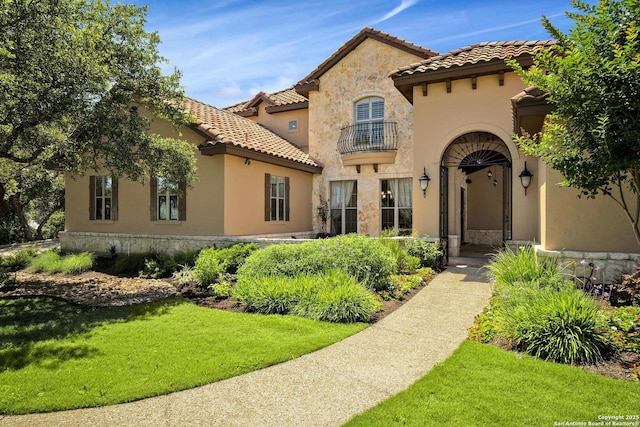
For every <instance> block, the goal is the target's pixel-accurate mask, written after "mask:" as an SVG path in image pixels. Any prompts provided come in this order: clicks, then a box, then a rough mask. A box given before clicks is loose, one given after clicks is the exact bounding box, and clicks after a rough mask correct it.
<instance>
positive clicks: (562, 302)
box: [497, 289, 607, 364]
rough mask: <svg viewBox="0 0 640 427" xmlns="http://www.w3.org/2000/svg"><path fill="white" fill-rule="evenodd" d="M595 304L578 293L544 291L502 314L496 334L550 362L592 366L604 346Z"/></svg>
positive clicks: (599, 356)
mask: <svg viewBox="0 0 640 427" xmlns="http://www.w3.org/2000/svg"><path fill="white" fill-rule="evenodd" d="M599 319H600V317H599V316H598V313H597V310H596V307H595V303H594V301H593V300H592V299H591V298H589V297H587V296H585V295H584V294H583V293H582V292H580V291H575V290H562V291H558V290H555V289H543V290H541V291H540V292H539V293H537V294H536V295H534V296H533V297H532V298H531V299H530V300H529V302H528V304H520V305H517V306H512V307H509V308H507V309H506V310H505V315H504V316H503V317H502V321H501V322H500V323H498V324H497V327H498V328H499V330H498V334H501V335H504V336H505V337H506V338H507V339H510V340H513V342H514V343H515V344H516V345H517V346H518V347H521V348H523V349H524V350H526V351H527V352H528V353H530V354H532V355H534V356H536V357H539V358H542V359H545V360H550V361H553V362H559V363H567V364H581V363H594V362H599V361H600V360H602V359H603V353H604V350H605V348H606V345H607V340H606V338H605V335H604V327H603V325H602V324H601V323H600V322H599Z"/></svg>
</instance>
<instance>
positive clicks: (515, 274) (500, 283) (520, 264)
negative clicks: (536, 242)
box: [486, 246, 562, 291]
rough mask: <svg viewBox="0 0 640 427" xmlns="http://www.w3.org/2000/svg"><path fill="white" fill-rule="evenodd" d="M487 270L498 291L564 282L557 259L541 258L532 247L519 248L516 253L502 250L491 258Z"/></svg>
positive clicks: (507, 248)
mask: <svg viewBox="0 0 640 427" xmlns="http://www.w3.org/2000/svg"><path fill="white" fill-rule="evenodd" d="M486 268H487V270H488V275H489V276H490V278H491V281H492V282H493V283H494V285H495V286H496V289H497V290H498V291H500V290H501V289H502V288H505V287H507V288H510V287H513V286H514V284H515V285H517V284H518V283H523V282H524V283H534V282H536V283H539V284H540V285H541V286H544V285H545V284H547V283H548V284H550V285H551V284H554V285H555V284H557V283H559V282H560V281H562V274H561V273H562V272H561V270H560V266H559V265H558V262H557V260H556V258H554V257H547V256H540V255H538V253H536V251H535V249H534V248H533V247H532V246H524V247H519V248H518V249H517V250H516V251H515V252H514V251H513V250H512V249H511V248H509V247H505V248H502V249H501V250H499V251H498V252H496V253H494V254H492V255H491V256H490V263H489V264H488V265H487V267H486Z"/></svg>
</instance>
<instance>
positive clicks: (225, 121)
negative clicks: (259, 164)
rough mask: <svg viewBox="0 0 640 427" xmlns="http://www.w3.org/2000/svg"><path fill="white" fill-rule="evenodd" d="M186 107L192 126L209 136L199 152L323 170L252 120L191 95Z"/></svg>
mask: <svg viewBox="0 0 640 427" xmlns="http://www.w3.org/2000/svg"><path fill="white" fill-rule="evenodd" d="M185 106H186V109H187V111H188V112H189V113H191V114H192V115H193V116H195V119H196V121H195V123H193V125H192V127H193V128H194V129H196V130H197V131H198V132H200V133H201V134H203V135H204V136H205V137H206V138H208V139H207V140H206V141H205V142H203V143H202V144H200V145H199V146H198V149H199V150H200V151H201V152H202V154H206V155H214V154H233V155H237V156H241V157H247V158H250V159H256V160H260V161H264V162H267V163H272V164H277V165H281V166H286V167H290V168H294V169H299V170H304V171H307V172H312V173H318V172H320V171H321V170H322V167H321V166H320V165H319V164H318V163H316V162H315V161H314V160H312V159H311V158H310V157H309V155H308V154H307V153H305V152H303V151H302V150H301V149H299V148H298V147H297V146H295V145H294V144H292V143H291V142H289V141H287V140H286V139H283V138H281V137H280V136H278V135H276V134H275V133H273V132H271V131H269V130H268V129H267V128H265V127H263V126H262V125H260V124H258V123H256V122H254V121H252V120H249V119H246V118H244V117H241V116H239V115H237V114H234V113H232V112H229V111H225V110H220V109H218V108H215V107H213V106H211V105H208V104H205V103H203V102H200V101H196V100H195V99H191V98H186V105H185Z"/></svg>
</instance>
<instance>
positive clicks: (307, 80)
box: [294, 27, 438, 95]
mask: <svg viewBox="0 0 640 427" xmlns="http://www.w3.org/2000/svg"><path fill="white" fill-rule="evenodd" d="M369 38H370V39H373V40H377V41H379V42H382V43H385V44H388V45H389V46H393V47H395V48H397V49H400V50H403V51H405V52H409V53H412V54H414V55H416V56H419V57H422V58H430V57H432V56H436V55H438V53H437V52H434V51H432V50H431V49H427V48H425V47H422V46H418V45H417V44H413V43H411V42H408V41H406V40H403V39H400V38H398V37H394V36H392V35H390V34H387V33H384V32H382V31H379V30H376V29H374V28H371V27H364V28H363V29H362V30H360V32H359V33H358V34H356V35H355V36H353V37H352V38H351V39H350V40H349V41H347V42H346V43H345V44H343V45H342V46H341V47H340V48H338V50H337V51H335V52H334V53H333V54H332V55H331V56H330V57H329V58H327V59H326V60H325V61H324V62H323V63H322V64H320V65H318V66H317V67H316V68H315V69H314V70H313V71H312V72H311V73H309V74H308V75H307V76H306V77H304V78H303V79H302V80H300V81H299V82H298V83H297V84H296V85H295V86H294V88H295V90H296V91H297V92H299V93H301V94H303V95H307V94H308V93H309V91H310V90H317V89H318V87H319V80H318V79H319V78H320V77H321V76H322V75H323V74H324V73H326V72H327V71H328V70H329V69H331V68H332V67H333V66H334V65H336V64H337V63H338V62H340V60H342V58H344V57H345V56H347V55H348V54H349V53H350V52H351V51H353V50H354V49H355V48H357V47H358V46H359V45H360V44H361V43H362V42H363V41H365V40H366V39H369Z"/></svg>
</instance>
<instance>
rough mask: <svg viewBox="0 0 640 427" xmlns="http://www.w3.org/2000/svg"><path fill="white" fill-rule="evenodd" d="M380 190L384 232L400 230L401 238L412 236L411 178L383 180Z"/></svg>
mask: <svg viewBox="0 0 640 427" xmlns="http://www.w3.org/2000/svg"><path fill="white" fill-rule="evenodd" d="M380 189H381V191H380V208H381V211H382V212H381V213H380V217H381V219H382V230H388V229H394V230H398V234H399V235H401V236H402V235H409V234H411V231H412V228H413V220H412V216H413V209H412V205H413V200H412V195H411V178H402V179H383V180H382V181H381V185H380Z"/></svg>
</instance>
